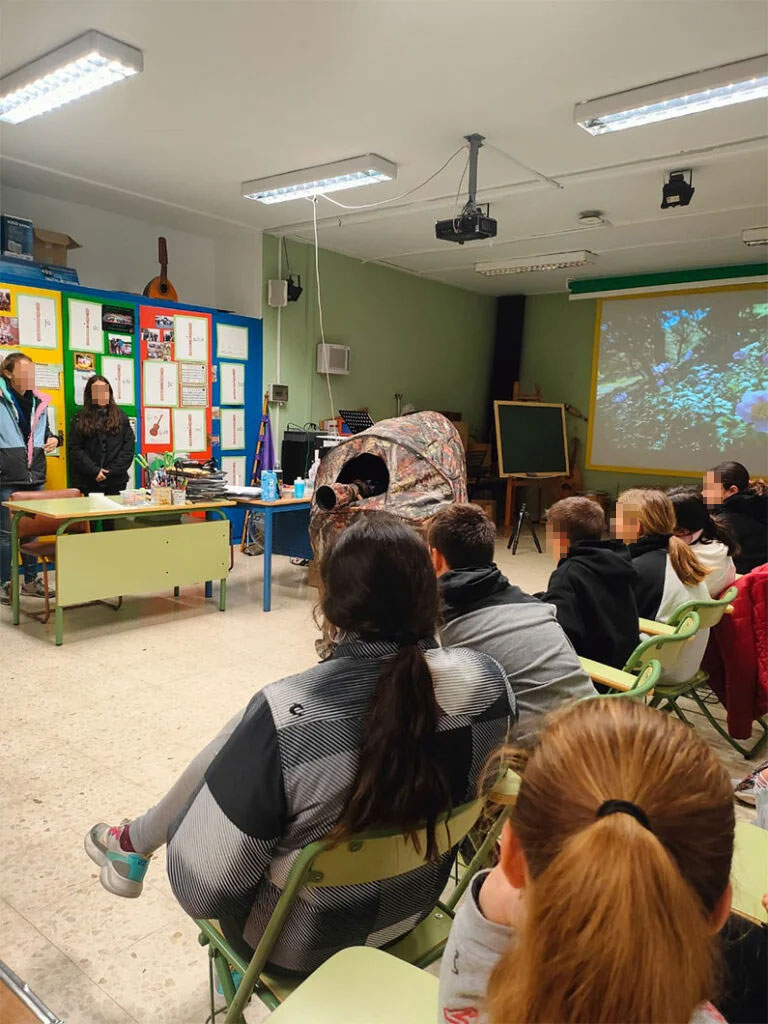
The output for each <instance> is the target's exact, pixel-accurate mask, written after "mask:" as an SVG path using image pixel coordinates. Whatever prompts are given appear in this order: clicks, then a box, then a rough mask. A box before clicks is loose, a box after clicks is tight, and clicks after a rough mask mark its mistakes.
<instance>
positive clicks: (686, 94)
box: [573, 54, 768, 135]
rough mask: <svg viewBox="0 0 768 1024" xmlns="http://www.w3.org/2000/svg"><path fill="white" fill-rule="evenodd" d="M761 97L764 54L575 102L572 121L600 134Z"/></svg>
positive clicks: (767, 74)
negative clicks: (582, 101) (594, 98)
mask: <svg viewBox="0 0 768 1024" xmlns="http://www.w3.org/2000/svg"><path fill="white" fill-rule="evenodd" d="M765 96H768V54H762V55H761V56H759V57H750V58H749V60H740V61H736V62H735V63H733V64H722V65H721V66H720V67H717V68H707V69H706V70H705V71H696V72H694V73H693V74H690V75H680V76H679V77H678V78H667V79H665V81H663V82H656V83H654V84H653V85H644V86H641V87H640V88H638V89H629V90H627V91H626V92H617V93H614V95H613V96H603V97H601V98H600V99H596V100H589V102H587V103H577V104H576V106H575V107H574V109H573V119H574V121H575V122H576V124H578V125H579V126H580V127H581V128H583V129H584V130H585V131H588V132H589V134H590V135H603V134H605V133H606V132H620V131H623V130H624V129H625V128H639V127H641V126H642V125H646V124H655V123H656V122H657V121H669V120H670V119H671V118H673V117H684V116H685V115H686V114H698V113H700V112H701V111H703V110H715V109H716V108H717V107H729V106H731V104H733V103H746V102H747V100H759V99H762V98H763V97H765Z"/></svg>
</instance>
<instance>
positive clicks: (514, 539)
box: [507, 502, 542, 555]
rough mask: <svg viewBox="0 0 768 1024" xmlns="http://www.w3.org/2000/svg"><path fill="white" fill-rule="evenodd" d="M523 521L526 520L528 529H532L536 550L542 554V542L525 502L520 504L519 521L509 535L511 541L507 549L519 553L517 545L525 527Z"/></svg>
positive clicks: (514, 553)
mask: <svg viewBox="0 0 768 1024" xmlns="http://www.w3.org/2000/svg"><path fill="white" fill-rule="evenodd" d="M523 522H525V524H526V526H527V527H528V529H529V530H530V531H531V536H532V537H533V543H534V544H535V545H536V550H537V551H538V552H539V554H542V551H541V544H540V543H539V538H538V535H537V533H536V527H535V526H534V525H533V522H532V520H531V517H530V514H529V513H528V506H527V505H526V503H525V502H523V503H522V504H521V506H520V511H519V512H518V513H517V522H516V524H515V528H514V530H513V531H512V532H511V533H510V535H509V541H508V542H507V551H509V549H510V548H512V554H513V555H516V554H517V545H518V544H519V543H520V531H521V530H522V528H523Z"/></svg>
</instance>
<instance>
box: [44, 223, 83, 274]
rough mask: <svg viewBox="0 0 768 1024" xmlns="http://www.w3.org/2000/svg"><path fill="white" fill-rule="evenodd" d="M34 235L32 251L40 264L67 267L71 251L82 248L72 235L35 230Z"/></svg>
mask: <svg viewBox="0 0 768 1024" xmlns="http://www.w3.org/2000/svg"><path fill="white" fill-rule="evenodd" d="M33 234H34V245H33V249H32V251H33V254H34V258H35V260H36V261H37V262H38V263H52V264H53V265H54V266H56V267H66V265H67V253H68V252H69V250H70V249H80V248H82V246H81V245H80V243H79V242H76V241H75V240H74V238H72V236H71V235H63V234H62V233H61V232H60V231H48V230H46V229H45V228H35V229H34V232H33Z"/></svg>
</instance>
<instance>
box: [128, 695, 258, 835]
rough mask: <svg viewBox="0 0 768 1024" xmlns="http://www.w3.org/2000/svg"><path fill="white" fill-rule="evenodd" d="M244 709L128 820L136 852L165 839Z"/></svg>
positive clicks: (243, 712)
mask: <svg viewBox="0 0 768 1024" xmlns="http://www.w3.org/2000/svg"><path fill="white" fill-rule="evenodd" d="M244 714H245V711H244V710H243V711H238V713H237V714H236V715H235V716H234V717H233V718H230V720H229V721H228V722H227V724H226V725H225V726H224V728H223V729H222V730H221V732H220V733H219V734H218V736H216V737H215V738H214V739H212V740H211V742H210V743H209V744H208V745H207V746H205V747H203V749H202V750H201V751H200V753H199V754H198V755H197V756H196V757H194V758H193V759H192V760H191V761H190V763H189V764H188V765H187V767H186V768H185V769H184V771H183V772H182V773H181V775H180V776H179V777H178V779H177V780H176V781H175V782H174V784H173V785H172V786H171V788H170V789H169V790H168V792H167V793H166V794H165V796H164V797H163V798H162V799H161V800H160V801H159V802H158V803H156V804H155V806H154V807H150V809H149V810H148V811H147V812H146V813H145V814H142V815H140V816H139V817H138V818H134V819H133V821H132V822H131V823H130V826H129V831H130V836H131V844H132V846H133V848H134V850H136V852H137V853H143V854H145V855H148V854H150V853H154V852H155V850H157V849H158V848H159V847H161V846H164V845H165V843H166V842H167V841H168V829H169V828H170V827H171V823H172V822H173V821H174V820H175V819H176V818H177V817H178V816H179V815H180V814H181V812H182V811H183V810H184V808H185V807H186V806H187V804H188V803H189V801H190V799H191V797H192V794H193V793H194V792H195V790H196V789H197V788H198V786H199V785H200V783H201V782H202V781H203V779H204V778H205V773H206V771H207V770H208V766H209V765H210V763H211V762H212V761H213V759H214V757H216V755H217V754H218V752H219V751H220V750H221V748H222V747H223V746H224V744H225V743H226V742H227V740H228V739H229V737H230V736H231V735H232V733H233V732H234V731H235V728H236V726H237V725H238V724H239V723H240V720H241V719H242V717H243V715H244Z"/></svg>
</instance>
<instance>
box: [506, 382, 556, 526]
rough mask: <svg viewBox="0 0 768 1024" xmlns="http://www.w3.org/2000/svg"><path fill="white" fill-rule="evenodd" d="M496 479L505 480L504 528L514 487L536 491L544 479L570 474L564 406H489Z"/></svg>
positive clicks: (529, 403)
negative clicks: (495, 459)
mask: <svg viewBox="0 0 768 1024" xmlns="http://www.w3.org/2000/svg"><path fill="white" fill-rule="evenodd" d="M493 412H494V422H495V428H496V430H495V434H496V451H497V458H498V464H499V476H500V477H502V478H506V481H507V495H506V507H505V513H504V526H505V528H507V529H510V528H511V525H512V515H513V509H514V501H515V491H516V488H517V486H518V485H524V484H532V485H533V486H536V487H537V489H538V491H539V518H541V498H542V493H541V488H542V485H543V483H544V481H546V480H551V479H555V478H558V477H565V476H568V474H569V472H570V466H569V462H570V460H569V456H568V438H567V434H566V429H565V406H564V405H563V404H562V403H555V402H538V401H530V400H528V401H526V400H518V399H516V400H514V401H495V402H494V403H493Z"/></svg>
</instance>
